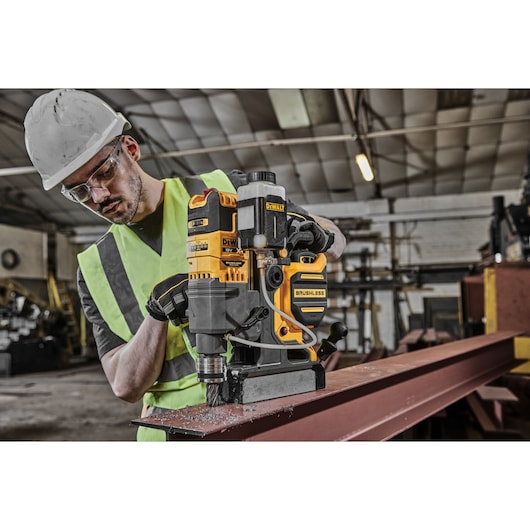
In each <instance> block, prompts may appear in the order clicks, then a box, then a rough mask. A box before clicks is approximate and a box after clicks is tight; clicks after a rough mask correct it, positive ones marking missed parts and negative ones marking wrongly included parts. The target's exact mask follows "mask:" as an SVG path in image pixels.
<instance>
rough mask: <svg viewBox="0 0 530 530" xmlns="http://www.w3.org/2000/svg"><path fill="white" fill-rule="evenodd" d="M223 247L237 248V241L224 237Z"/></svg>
mask: <svg viewBox="0 0 530 530" xmlns="http://www.w3.org/2000/svg"><path fill="white" fill-rule="evenodd" d="M223 245H225V246H227V247H235V246H237V239H231V238H228V237H223Z"/></svg>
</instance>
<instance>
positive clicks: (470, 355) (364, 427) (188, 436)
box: [132, 331, 520, 441]
mask: <svg viewBox="0 0 530 530" xmlns="http://www.w3.org/2000/svg"><path fill="white" fill-rule="evenodd" d="M516 335H520V333H519V332H511V331H503V332H497V333H491V334H488V335H481V336H478V337H472V338H469V339H463V340H459V341H454V342H451V343H446V344H442V345H439V346H434V347H432V348H425V349H422V350H418V351H414V352H409V353H404V354H401V355H396V356H393V357H388V358H385V359H380V360H377V361H373V362H369V363H363V364H359V365H356V366H351V367H348V368H344V369H342V370H337V371H334V372H330V373H327V374H326V388H325V389H322V390H317V391H314V392H308V393H306V394H299V395H296V396H289V397H283V398H277V399H272V400H268V401H262V402H259V403H252V404H247V405H235V404H227V405H221V406H219V407H207V406H206V405H197V406H194V407H187V408H185V409H180V410H175V411H170V412H167V413H164V414H158V415H156V416H150V417H149V418H143V419H141V418H139V419H136V420H133V422H132V423H133V424H135V425H143V426H146V427H152V428H157V429H163V430H164V431H166V435H167V439H168V440H249V441H250V440H252V441H254V440H255V441H273V440H277V441H328V440H329V441H331V440H342V441H346V440H365V441H373V440H387V439H389V438H392V437H394V436H396V435H397V434H399V433H401V432H403V431H405V430H407V429H408V428H410V427H412V426H413V425H415V424H417V423H418V422H420V421H421V420H423V419H425V418H428V417H429V416H432V415H433V414H435V413H436V412H438V411H440V410H442V409H443V408H445V407H446V406H448V405H450V404H451V403H454V402H455V401H458V400H459V399H461V398H463V397H464V396H466V395H468V394H469V393H470V392H472V391H473V390H475V389H476V388H478V387H479V386H481V385H483V384H486V383H489V382H491V381H493V380H494V379H496V378H498V377H500V376H502V375H503V374H505V373H506V372H508V371H509V370H511V369H512V368H514V367H515V366H517V364H518V363H519V361H517V360H516V359H515V357H514V346H513V337H515V336H516Z"/></svg>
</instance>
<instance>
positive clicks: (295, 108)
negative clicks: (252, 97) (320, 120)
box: [268, 88, 311, 129]
mask: <svg viewBox="0 0 530 530" xmlns="http://www.w3.org/2000/svg"><path fill="white" fill-rule="evenodd" d="M268 92H269V97H270V99H271V103H272V106H273V108H274V112H275V113H276V118H277V119H278V123H279V125H280V128H281V129H296V128H298V127H309V125H311V121H310V120H309V115H308V114H307V108H306V106H305V102H304V96H303V95H302V91H301V90H298V89H290V88H279V89H275V88H271V89H269V91H268Z"/></svg>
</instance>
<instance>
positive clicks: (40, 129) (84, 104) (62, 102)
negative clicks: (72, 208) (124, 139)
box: [24, 89, 131, 191]
mask: <svg viewBox="0 0 530 530" xmlns="http://www.w3.org/2000/svg"><path fill="white" fill-rule="evenodd" d="M24 128H25V139H26V150H27V151H28V155H29V158H30V160H31V162H32V164H33V165H34V166H35V169H36V170H37V171H38V172H39V173H40V176H41V177H42V185H43V187H44V189H45V190H46V191H48V190H50V189H51V188H53V187H54V186H55V185H57V184H59V182H61V181H63V180H64V179H65V178H66V177H68V176H69V175H71V174H72V173H73V172H74V171H76V170H77V169H79V168H80V167H81V166H82V165H83V164H85V163H86V162H88V161H89V160H90V159H91V158H92V157H93V156H94V155H95V154H96V153H97V152H98V151H99V150H100V149H102V148H103V147H104V146H105V145H107V144H108V143H109V142H110V141H111V140H112V139H113V138H115V137H116V136H119V135H120V134H122V133H123V131H125V130H127V129H130V128H131V124H130V123H129V122H128V121H127V120H126V118H125V117H124V116H123V115H122V114H121V113H119V112H115V111H114V110H112V109H111V108H110V107H109V105H107V103H105V102H104V101H103V100H101V99H100V98H98V97H97V96H94V95H93V94H89V93H88V92H82V91H80V90H73V89H64V90H63V89H61V90H52V91H51V92H47V93H46V94H43V95H42V96H40V97H38V98H37V99H36V100H35V102H34V103H33V105H32V107H31V108H30V109H29V110H28V113H27V114H26V118H25V119H24Z"/></svg>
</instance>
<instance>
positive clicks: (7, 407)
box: [0, 357, 530, 441]
mask: <svg viewBox="0 0 530 530" xmlns="http://www.w3.org/2000/svg"><path fill="white" fill-rule="evenodd" d="M341 361H342V362H341V363H339V365H338V368H342V367H343V366H344V365H348V364H351V360H348V359H347V358H346V357H344V358H342V359H341ZM346 361H348V362H346ZM517 396H518V398H519V401H518V402H516V403H508V404H506V405H505V406H504V417H505V426H506V428H507V429H508V430H509V431H511V433H508V436H499V437H496V436H493V437H492V436H491V435H488V434H485V433H483V432H481V430H480V426H479V424H478V422H477V421H476V419H475V418H474V417H473V415H472V414H471V412H470V410H469V407H467V404H466V402H465V400H461V401H459V402H457V403H456V404H454V405H453V406H451V407H448V408H447V409H446V410H445V411H443V413H441V414H438V415H436V416H434V417H432V418H428V419H427V420H424V422H422V423H421V424H418V425H417V426H415V427H414V428H413V429H411V431H410V432H407V433H403V435H402V436H399V437H398V439H404V440H415V439H416V440H417V439H419V440H448V439H449V440H455V439H456V440H488V439H523V440H530V396H529V395H528V394H527V393H526V392H517ZM140 411H141V403H136V404H130V403H126V402H124V401H121V400H119V399H118V398H116V397H115V396H114V394H113V393H112V391H111V389H110V386H109V384H108V382H107V380H106V378H105V374H104V373H103V370H102V368H101V365H100V363H99V361H98V360H97V359H96V360H90V361H86V360H83V361H78V362H76V363H73V364H72V365H71V366H70V367H68V368H66V369H62V370H58V371H47V372H39V373H30V374H22V375H15V376H11V377H4V378H0V440H5V441H7V440H9V441H25V440H28V441H29V440H30V441H134V440H135V438H136V427H134V426H132V425H131V424H130V420H132V419H135V418H138V417H139V416H140ZM512 433H517V436H515V437H514V436H512Z"/></svg>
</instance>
